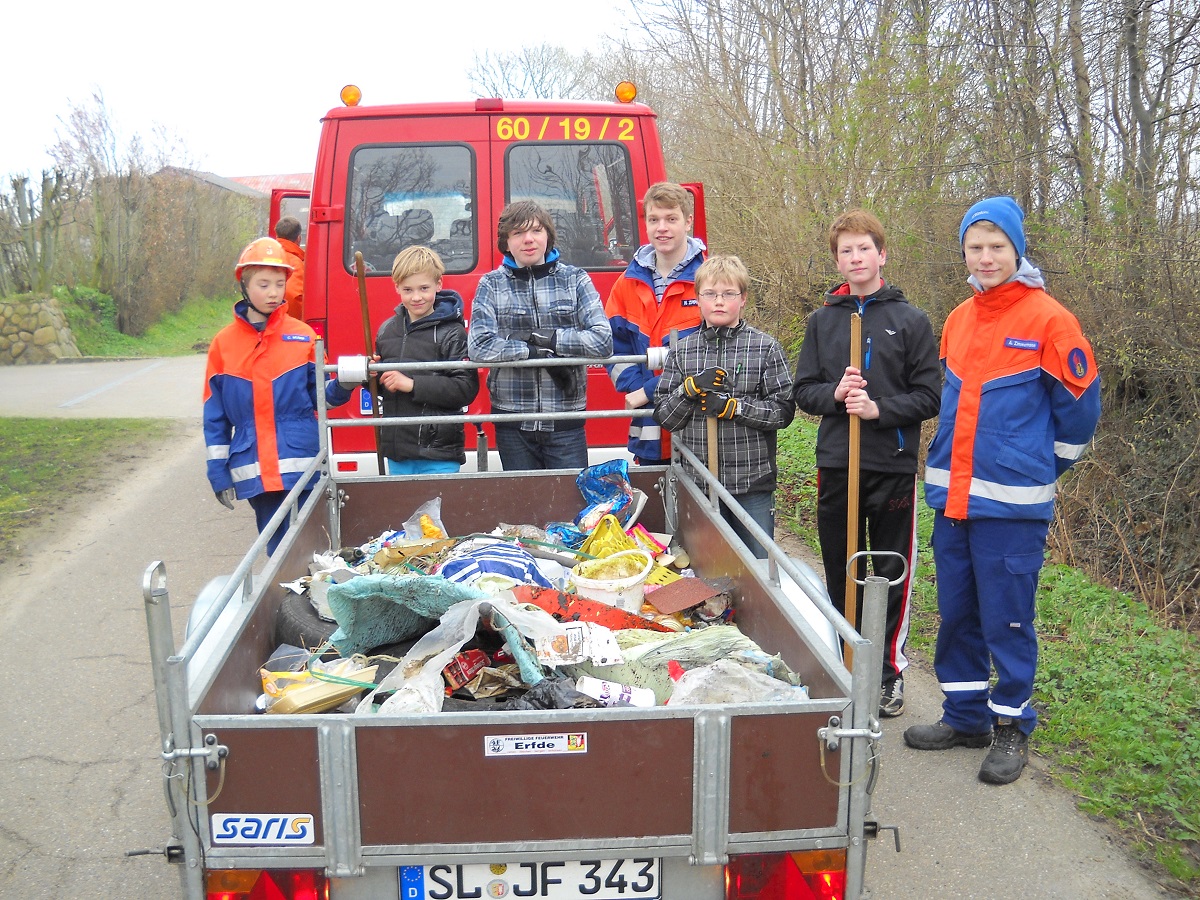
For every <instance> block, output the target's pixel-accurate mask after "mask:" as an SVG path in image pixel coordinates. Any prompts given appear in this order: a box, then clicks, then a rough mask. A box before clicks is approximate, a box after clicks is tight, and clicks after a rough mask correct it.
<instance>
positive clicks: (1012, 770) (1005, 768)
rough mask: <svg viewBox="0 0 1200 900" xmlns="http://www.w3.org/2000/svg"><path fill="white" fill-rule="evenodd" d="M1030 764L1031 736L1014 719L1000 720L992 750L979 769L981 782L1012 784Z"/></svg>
mask: <svg viewBox="0 0 1200 900" xmlns="http://www.w3.org/2000/svg"><path fill="white" fill-rule="evenodd" d="M1027 762H1029V735H1027V734H1026V733H1025V732H1023V731H1022V730H1021V728H1020V726H1019V725H1017V724H1016V723H1015V722H1013V720H1012V719H1004V718H1002V719H1000V720H998V721H997V723H996V731H995V734H994V737H993V738H992V749H991V750H989V751H988V755H987V756H986V757H984V760H983V765H982V766H980V767H979V780H980V781H986V782H987V783H988V784H1012V783H1013V782H1014V781H1016V780H1017V779H1018V778H1020V777H1021V771H1022V770H1023V769H1024V768H1025V763H1027Z"/></svg>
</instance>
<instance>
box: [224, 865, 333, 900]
mask: <svg viewBox="0 0 1200 900" xmlns="http://www.w3.org/2000/svg"><path fill="white" fill-rule="evenodd" d="M204 891H205V895H206V897H207V898H208V900H329V880H328V879H327V878H326V877H325V873H324V872H323V871H322V870H320V869H215V870H212V871H209V872H208V873H207V874H206V875H205V881H204Z"/></svg>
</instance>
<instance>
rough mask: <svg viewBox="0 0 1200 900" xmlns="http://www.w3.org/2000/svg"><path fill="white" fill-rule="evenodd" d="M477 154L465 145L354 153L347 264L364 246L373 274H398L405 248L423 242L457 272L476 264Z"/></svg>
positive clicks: (366, 148) (372, 148) (405, 146)
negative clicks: (394, 270) (395, 268)
mask: <svg viewBox="0 0 1200 900" xmlns="http://www.w3.org/2000/svg"><path fill="white" fill-rule="evenodd" d="M474 198H475V155H474V153H473V152H472V150H471V148H470V147H468V146H466V145H463V144H403V145H394V146H379V145H374V146H363V147H359V148H358V149H356V150H355V151H354V155H353V156H352V157H351V159H350V196H349V198H348V200H347V203H346V208H347V216H346V220H347V221H346V228H347V234H348V235H349V236H350V239H349V240H348V241H346V258H345V260H344V261H343V262H344V264H345V266H346V270H347V271H350V272H353V270H354V252H355V251H356V250H361V251H362V255H363V261H364V263H365V264H366V269H367V272H368V273H372V272H374V273H377V274H387V275H389V276H390V275H391V272H392V260H394V259H395V258H396V254H397V253H399V252H400V251H401V250H403V249H404V248H405V247H411V246H412V245H414V244H422V245H424V246H426V247H432V248H433V249H434V250H436V251H437V252H438V254H439V255H440V256H441V257H442V262H444V263H445V264H446V271H447V272H448V273H450V274H458V273H462V272H470V271H471V270H472V269H474V268H475V260H476V255H477V254H476V241H475V235H476V232H477V229H476V227H475V222H476V216H475V202H474Z"/></svg>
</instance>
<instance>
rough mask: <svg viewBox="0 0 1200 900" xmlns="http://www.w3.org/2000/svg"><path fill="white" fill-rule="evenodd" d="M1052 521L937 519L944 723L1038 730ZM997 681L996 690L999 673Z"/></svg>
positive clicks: (938, 659) (972, 728)
mask: <svg viewBox="0 0 1200 900" xmlns="http://www.w3.org/2000/svg"><path fill="white" fill-rule="evenodd" d="M1048 528H1049V523H1048V522H1043V521H1040V520H1033V519H948V518H946V516H944V515H943V514H942V513H941V512H940V511H939V512H937V513H936V516H935V518H934V522H933V559H934V563H935V565H936V566H937V588H938V612H939V613H940V614H941V617H942V623H941V627H940V628H939V629H938V636H937V648H936V650H935V653H934V658H933V666H934V670H935V671H936V673H937V679H938V682H939V683H940V685H941V688H942V693H943V694H945V697H946V699H945V700H944V701H943V703H942V709H943V714H942V719H943V721H945V723H946V724H947V725H949V726H950V727H951V728H956V729H958V730H959V731H965V732H972V733H979V732H983V731H988V730H989V729H990V728H992V725H993V722H994V720H996V719H997V718H1000V717H1002V716H1003V717H1007V718H1011V719H1013V720H1015V721H1016V722H1017V724H1018V725H1019V726H1020V728H1021V730H1022V731H1023V732H1025V733H1026V734H1029V733H1030V732H1032V731H1033V729H1034V727H1035V726H1036V725H1037V712H1036V710H1034V708H1033V704H1032V699H1033V677H1034V673H1035V672H1036V670H1037V655H1038V647H1037V634H1036V632H1035V631H1034V627H1033V620H1034V616H1035V605H1036V604H1035V598H1036V594H1037V585H1038V573H1039V572H1040V571H1041V568H1042V561H1043V559H1044V558H1045V549H1046V532H1047V529H1048ZM993 666H994V667H995V671H996V683H995V685H994V686H991V687H990V689H989V683H990V679H991V674H992V668H993Z"/></svg>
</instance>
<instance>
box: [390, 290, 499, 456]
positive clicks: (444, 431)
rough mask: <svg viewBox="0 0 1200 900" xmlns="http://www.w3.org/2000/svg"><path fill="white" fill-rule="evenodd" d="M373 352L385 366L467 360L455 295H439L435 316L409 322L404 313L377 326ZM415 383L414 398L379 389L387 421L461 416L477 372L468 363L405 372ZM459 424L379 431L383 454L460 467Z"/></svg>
mask: <svg viewBox="0 0 1200 900" xmlns="http://www.w3.org/2000/svg"><path fill="white" fill-rule="evenodd" d="M375 352H376V353H378V354H379V358H380V359H381V360H382V361H383V362H433V361H435V360H459V359H466V356H467V329H466V327H465V326H464V325H463V302H462V297H460V296H459V295H458V292H457V291H438V292H437V297H436V299H435V300H434V304H433V311H432V312H430V314H429V315H427V316H425V317H424V318H423V319H418V320H417V321H416V322H410V321H409V319H408V311H407V310H406V309H405V308H404V307H403V305H401V306H397V307H396V315H394V316H392V317H391V318H390V319H388V320H387V321H386V322H384V323H383V325H381V326H380V327H379V334H378V335H377V336H376V338H375ZM405 374H406V375H410V377H411V378H412V380H413V390H412V393H401V392H395V391H389V390H387V388H384V387H382V386H381V387H380V393H381V394H382V395H383V414H384V415H385V416H415V417H419V416H446V415H454V414H456V413H459V412H461V411H462V408H463V407H464V406H466V405H467V404H468V403H470V402H471V401H472V400H474V399H475V395H476V394H478V393H479V372H478V370H477V369H476V368H475V367H474V366H473V365H471V364H469V363H468V364H467V365H466V366H465V367H464V368H462V369H454V370H452V371H445V372H414V373H411V374H410V373H407V372H406V373H405ZM464 444H465V440H464V437H463V426H462V425H427V424H426V425H423V424H417V425H398V426H393V427H389V428H385V429H383V452H384V455H385V456H386V457H387V458H388V459H394V460H397V461H399V460H405V459H439V460H451V461H457V462H459V463H464V462H466V460H467V456H466V453H465V452H464V449H463V448H464Z"/></svg>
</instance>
